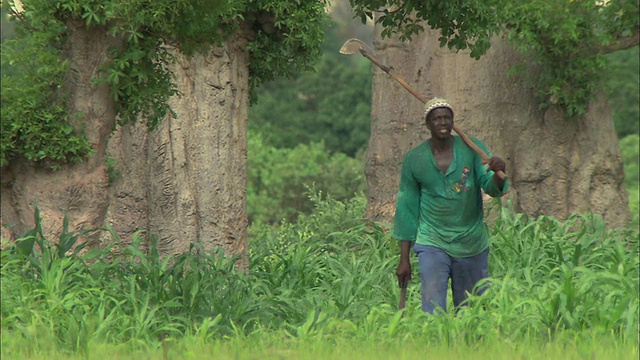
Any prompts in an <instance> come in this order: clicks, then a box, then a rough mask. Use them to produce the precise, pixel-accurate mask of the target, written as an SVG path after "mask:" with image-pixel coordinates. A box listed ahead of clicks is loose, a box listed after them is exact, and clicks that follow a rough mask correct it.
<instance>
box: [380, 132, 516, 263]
mask: <svg viewBox="0 0 640 360" xmlns="http://www.w3.org/2000/svg"><path fill="white" fill-rule="evenodd" d="M472 140H473V142H475V143H476V144H477V145H478V146H479V147H480V148H481V149H482V150H483V151H484V152H485V153H486V154H487V155H488V156H491V153H490V152H489V151H488V150H487V148H486V146H485V145H484V144H483V143H482V142H481V141H480V140H478V139H476V138H472ZM493 174H494V173H493V171H487V166H486V165H483V164H482V158H481V157H480V156H479V155H478V154H476V153H475V152H474V151H473V149H471V148H470V147H469V146H467V145H466V144H465V143H464V141H463V140H462V139H461V138H460V137H458V136H454V142H453V160H452V161H451V165H449V168H448V169H447V172H446V173H443V172H442V171H441V170H440V169H439V168H438V167H437V165H436V161H435V159H434V157H433V153H432V151H431V147H430V146H429V142H428V141H425V142H423V143H422V144H420V145H418V146H416V147H415V148H413V149H411V150H410V151H409V152H407V154H406V155H405V158H404V161H403V163H402V172H401V174H400V186H399V189H398V198H397V202H396V213H395V218H394V224H393V233H392V236H393V237H394V238H395V239H398V240H409V241H415V242H416V243H418V244H422V245H430V246H435V247H438V248H440V249H442V250H444V251H445V252H446V253H448V254H449V255H451V256H453V257H468V256H474V255H477V254H479V253H481V252H482V251H484V250H485V249H486V248H487V247H488V246H489V234H488V231H487V228H486V226H485V223H484V220H483V217H484V214H483V207H482V191H481V190H484V191H485V192H486V193H487V194H489V195H491V196H493V197H499V196H502V195H503V194H504V193H505V192H506V191H507V190H508V189H509V184H508V182H507V181H505V183H504V186H503V188H502V189H499V188H498V187H497V185H496V183H495V181H494V180H493Z"/></svg>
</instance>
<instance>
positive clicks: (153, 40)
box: [2, 0, 326, 166]
mask: <svg viewBox="0 0 640 360" xmlns="http://www.w3.org/2000/svg"><path fill="white" fill-rule="evenodd" d="M324 7H325V2H324V1H313V2H299V1H295V0H291V1H272V0H244V1H232V2H231V1H224V0H219V1H205V0H179V1H174V0H161V1H152V2H149V1H143V0H140V1H129V0H110V1H106V2H105V1H84V0H83V1H80V0H57V1H49V0H34V1H29V2H26V3H25V4H24V12H22V13H21V14H20V15H19V17H18V18H19V20H20V21H19V22H17V25H18V28H17V33H18V36H19V37H18V40H17V41H14V42H8V43H3V45H2V56H3V63H5V62H6V63H11V64H15V63H18V62H21V63H22V64H20V65H22V67H23V68H26V69H31V70H32V69H34V68H36V69H44V70H39V72H40V74H39V76H37V77H33V76H31V77H30V76H28V74H23V73H22V71H21V72H20V73H18V74H15V76H12V77H11V80H10V79H8V78H7V79H4V78H3V99H2V103H3V128H4V124H7V127H8V128H14V127H16V128H28V129H29V131H28V134H27V135H24V136H23V137H28V138H29V139H28V140H30V137H33V136H34V133H35V132H36V131H35V130H36V129H37V128H34V127H35V126H37V125H33V124H35V123H38V122H41V121H42V120H45V121H46V122H47V123H48V124H49V126H50V127H51V130H50V132H52V133H54V135H55V134H57V133H60V132H63V133H66V134H67V135H69V130H68V127H69V121H68V116H69V114H68V106H66V104H65V103H64V102H62V101H57V102H52V103H51V104H49V106H44V107H42V108H41V109H39V112H40V114H38V112H34V111H31V110H33V108H34V107H35V106H37V105H38V103H36V104H32V103H33V101H31V102H30V103H29V104H28V106H25V105H24V104H22V103H19V102H16V101H13V102H11V101H5V91H4V88H5V87H7V85H9V86H10V89H9V90H7V92H15V93H17V94H22V93H26V92H30V93H33V94H30V96H32V97H34V98H35V99H37V100H40V101H49V100H51V99H52V98H53V99H57V98H61V94H60V91H61V90H60V88H61V87H59V86H57V85H60V82H61V80H62V79H63V78H64V75H65V72H64V71H62V72H58V71H56V72H52V70H47V69H56V70H57V69H58V68H59V64H60V63H61V62H65V61H66V60H69V61H72V62H73V59H67V58H66V56H67V55H68V54H67V53H65V52H62V51H61V50H62V49H63V48H64V47H65V46H66V45H68V44H66V41H67V40H68V39H69V38H68V35H69V33H68V31H69V30H68V29H69V28H71V27H70V26H68V25H70V24H71V23H73V24H75V25H74V27H75V26H77V25H80V26H81V28H80V29H78V30H76V31H97V32H106V33H107V34H108V35H109V36H112V37H113V38H114V40H115V41H114V44H115V45H114V46H113V47H112V48H111V49H110V55H111V57H112V58H111V59H110V60H109V61H106V62H105V63H104V64H95V65H96V66H100V67H101V73H100V76H99V77H97V78H96V79H93V80H94V83H96V84H99V83H105V84H107V85H108V87H109V97H110V99H107V98H105V99H104V101H109V100H112V101H114V102H115V104H116V110H117V116H118V119H119V120H120V122H121V123H128V122H134V121H136V120H137V119H138V118H143V119H145V120H146V121H147V124H148V125H149V126H150V127H151V128H154V127H155V126H156V125H157V123H158V121H160V120H161V119H162V118H163V117H164V116H165V115H166V114H167V113H168V112H169V111H170V108H169V106H168V105H167V100H168V99H169V98H170V97H171V96H172V95H175V94H176V88H175V85H174V84H173V79H172V73H171V72H170V69H169V65H170V64H171V63H172V62H173V61H174V59H173V57H172V53H171V51H170V50H169V49H170V48H177V49H179V50H180V51H181V52H183V53H185V54H187V55H191V54H194V53H195V52H196V51H207V50H208V49H209V48H210V47H211V46H215V45H221V44H222V43H223V42H225V41H228V40H230V39H233V40H231V41H234V40H238V39H240V38H243V39H244V38H247V39H249V41H248V44H246V48H245V49H244V50H245V51H248V52H250V53H251V62H250V64H249V71H250V83H251V84H252V86H257V85H259V84H260V83H261V82H263V81H268V80H272V79H274V78H276V77H278V76H292V75H293V74H295V73H297V72H298V71H301V70H307V69H309V68H310V67H311V65H312V63H313V62H314V61H315V60H316V59H317V58H318V57H319V55H320V44H321V42H322V37H323V32H322V21H321V20H322V19H323V18H325V16H326V15H325V12H324ZM319 20H320V21H319ZM82 26H84V28H82ZM243 31H244V32H245V33H244V35H241V36H240V37H236V38H232V37H233V36H235V34H240V33H241V32H243ZM45 40H46V41H45ZM242 41H244V40H242ZM240 43H241V42H240ZM240 43H239V44H240ZM45 44H46V45H45ZM23 52H24V53H25V54H35V53H36V52H38V56H37V57H35V60H37V61H38V62H37V63H35V64H34V61H35V60H34V59H32V57H29V58H22V57H19V56H18V54H20V53H23ZM34 66H36V67H34ZM87 85H88V84H84V86H87ZM71 91H72V90H71ZM6 96H9V95H6ZM9 100H13V97H12V98H10V99H9ZM54 104H55V105H57V107H54ZM29 106H31V107H29ZM5 117H6V119H5ZM15 124H24V125H15ZM89 126H90V125H89ZM19 135H20V134H15V133H10V132H8V131H7V132H3V139H2V144H3V149H2V161H3V164H6V163H8V162H10V161H11V159H12V158H13V157H15V156H17V155H25V156H27V157H28V158H29V159H30V160H31V159H34V158H35V159H37V160H40V159H46V160H47V161H51V162H54V163H55V164H56V165H54V166H59V165H58V164H60V163H62V162H65V161H66V160H78V159H80V158H81V156H82V155H85V153H86V152H87V151H88V149H86V148H82V146H85V147H86V143H82V144H79V145H76V146H75V147H74V146H72V145H69V144H65V143H64V142H62V143H60V142H57V138H56V137H55V136H48V137H46V138H44V139H43V141H41V142H34V143H33V144H32V145H29V146H32V147H34V149H24V146H22V147H21V144H20V143H21V142H23V141H24V140H22V139H19V138H18V139H16V137H17V136H19ZM5 136H6V138H5ZM71 139H72V140H73V139H76V138H71ZM45 140H46V141H45ZM25 146H26V145H25ZM82 150H84V152H85V153H82ZM28 151H31V152H33V153H34V154H35V155H34V154H31V153H29V152H28ZM69 154H70V155H69Z"/></svg>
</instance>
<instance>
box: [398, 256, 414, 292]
mask: <svg viewBox="0 0 640 360" xmlns="http://www.w3.org/2000/svg"><path fill="white" fill-rule="evenodd" d="M396 276H397V277H398V286H400V288H404V287H406V286H407V284H408V283H409V281H411V264H410V263H409V262H408V261H402V260H401V261H400V264H398V269H396Z"/></svg>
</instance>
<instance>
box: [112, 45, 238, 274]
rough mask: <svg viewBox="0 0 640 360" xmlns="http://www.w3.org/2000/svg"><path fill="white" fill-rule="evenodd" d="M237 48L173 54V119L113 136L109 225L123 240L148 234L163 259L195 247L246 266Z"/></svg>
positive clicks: (234, 46)
mask: <svg viewBox="0 0 640 360" xmlns="http://www.w3.org/2000/svg"><path fill="white" fill-rule="evenodd" d="M242 47H243V43H242V41H241V39H235V40H234V41H229V42H227V44H226V45H225V46H224V47H221V48H215V49H212V50H210V51H209V52H208V53H206V54H196V55H195V56H193V57H192V58H187V57H185V56H183V55H181V54H176V56H177V60H178V61H177V63H176V64H175V66H174V67H173V69H172V70H173V71H174V74H175V75H176V83H177V86H178V90H179V91H180V95H178V96H175V97H174V98H172V99H171V101H170V105H171V107H172V109H173V110H174V111H175V113H176V116H175V117H174V116H169V117H168V118H167V119H165V120H164V121H163V122H161V123H160V125H159V127H158V129H157V130H155V131H153V132H150V133H149V132H148V131H147V128H146V127H145V126H144V125H142V124H138V125H135V126H124V127H121V128H119V129H118V131H117V132H116V133H115V134H114V136H113V138H112V139H111V141H110V143H109V149H108V151H109V154H111V155H112V156H113V157H114V158H115V159H117V164H116V166H115V168H116V169H117V171H119V173H120V174H122V176H120V177H119V178H118V179H117V180H116V181H115V182H114V184H113V186H112V188H111V190H112V194H113V199H112V201H111V205H110V207H109V211H108V214H107V221H108V223H109V224H110V225H111V226H112V227H113V228H114V229H116V231H117V232H118V233H119V234H120V236H121V238H122V239H127V241H130V239H131V237H132V234H133V233H134V232H136V231H137V230H139V229H148V230H149V231H150V232H151V233H153V234H155V235H156V236H157V238H158V243H159V246H160V250H161V252H162V253H163V254H178V253H183V252H186V251H188V250H189V248H190V246H191V244H192V243H200V244H202V246H203V247H204V248H205V250H211V249H212V248H224V249H225V253H226V254H228V255H240V257H241V258H240V261H239V263H238V265H239V268H241V269H244V270H247V269H248V249H247V246H246V244H247V232H246V231H247V223H248V220H247V215H246V187H247V185H246V183H247V175H246V174H247V172H246V150H247V119H248V108H249V106H248V99H249V83H248V75H249V74H248V61H249V59H248V56H247V54H246V52H244V51H242ZM106 240H108V239H106Z"/></svg>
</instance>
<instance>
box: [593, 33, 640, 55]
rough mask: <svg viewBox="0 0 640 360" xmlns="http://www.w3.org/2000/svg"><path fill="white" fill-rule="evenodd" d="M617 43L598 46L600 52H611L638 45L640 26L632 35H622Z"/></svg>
mask: <svg viewBox="0 0 640 360" xmlns="http://www.w3.org/2000/svg"><path fill="white" fill-rule="evenodd" d="M617 40H619V41H618V42H617V43H614V44H610V45H602V46H598V47H597V48H596V49H595V50H596V52H598V53H603V54H609V53H612V52H615V51H618V50H625V49H629V48H631V47H634V46H636V45H638V43H639V40H640V27H637V28H636V29H635V31H634V32H633V34H632V35H631V36H625V37H620V38H618V39H617Z"/></svg>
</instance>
